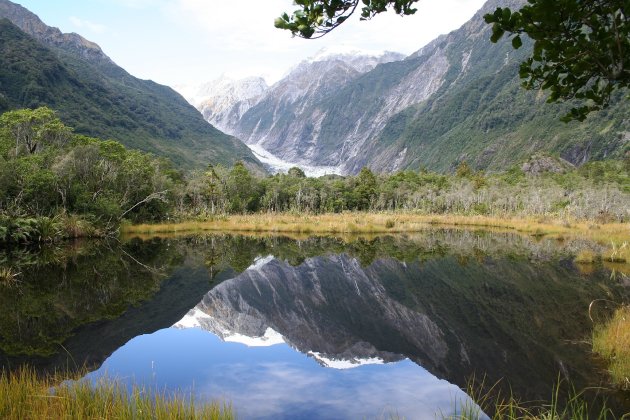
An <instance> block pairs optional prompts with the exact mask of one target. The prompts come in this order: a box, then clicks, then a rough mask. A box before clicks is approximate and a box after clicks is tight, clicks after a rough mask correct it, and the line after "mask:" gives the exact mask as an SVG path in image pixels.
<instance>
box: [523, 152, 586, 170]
mask: <svg viewBox="0 0 630 420" xmlns="http://www.w3.org/2000/svg"><path fill="white" fill-rule="evenodd" d="M573 167H574V166H573V165H572V164H571V163H569V162H567V161H566V160H564V159H556V158H553V157H551V156H540V155H535V156H532V157H531V158H530V159H529V160H528V161H527V162H525V163H524V164H523V166H522V167H521V170H522V171H523V172H525V173H526V174H531V175H539V174H542V173H545V172H552V173H556V174H561V173H565V172H566V171H567V170H568V169H571V168H573Z"/></svg>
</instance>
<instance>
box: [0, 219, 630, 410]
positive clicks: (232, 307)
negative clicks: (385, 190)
mask: <svg viewBox="0 0 630 420" xmlns="http://www.w3.org/2000/svg"><path fill="white" fill-rule="evenodd" d="M584 246H592V247H597V245H595V244H586V245H585V244H584V243H577V242H562V241H556V240H547V239H544V238H537V239H536V238H529V237H525V236H520V235H515V234H511V233H504V232H494V233H492V232H484V231H465V230H464V231H457V230H428V231H426V232H424V233H420V234H414V235H399V236H381V237H349V238H348V237H346V238H324V237H314V238H307V237H301V238H300V237H296V238H289V237H275V236H266V237H265V236H260V237H255V236H238V235H228V234H213V235H202V234H196V235H189V236H179V237H146V238H127V239H125V240H123V241H122V242H118V241H85V242H77V243H70V244H64V245H63V246H61V245H58V246H48V247H44V248H41V249H37V250H33V249H12V250H6V251H5V252H3V253H2V254H1V256H0V258H1V259H0V263H1V264H4V265H9V266H12V267H17V268H19V270H18V271H20V272H21V274H20V276H19V281H18V282H17V283H16V284H12V285H9V286H7V285H5V286H0V305H1V306H2V308H3V311H2V315H1V317H0V364H2V366H3V368H5V369H15V368H17V367H18V366H20V365H22V364H29V365H32V366H34V367H35V368H36V369H37V370H39V371H41V372H52V371H55V370H70V371H73V370H74V371H77V370H80V369H81V368H86V369H87V370H88V371H89V373H88V374H87V377H86V378H87V380H93V381H97V380H99V378H102V377H107V378H114V379H117V380H119V381H121V382H123V383H125V384H127V385H128V386H131V385H132V384H137V385H141V386H144V387H146V388H147V389H149V390H158V391H159V392H167V393H168V392H183V393H187V394H190V393H192V394H193V395H194V396H195V398H196V400H205V399H208V400H220V401H225V402H228V403H231V404H232V405H233V407H234V410H235V412H236V414H237V416H238V417H239V418H245V419H249V418H252V419H253V418H299V419H311V418H313V419H315V418H317V419H320V418H325V419H327V418H330V419H339V418H364V417H365V418H390V417H401V418H412V419H415V418H435V417H436V416H437V417H441V416H449V415H452V414H455V412H456V411H457V410H458V409H459V408H461V407H462V406H466V405H469V406H470V405H473V404H474V403H473V402H472V401H471V400H470V397H469V396H468V395H467V394H466V392H464V391H462V389H464V390H466V389H468V386H469V385H470V384H475V385H474V386H473V388H474V389H475V390H477V391H482V392H483V390H487V389H489V388H490V387H491V386H492V385H494V384H498V385H497V386H496V387H495V388H494V391H497V390H503V391H504V392H509V391H508V390H511V392H513V393H514V394H515V395H516V396H517V397H518V398H519V399H521V400H524V401H535V400H549V399H550V398H551V395H552V390H553V387H554V384H556V383H557V382H558V379H559V378H560V379H561V380H562V381H565V380H566V381H567V382H568V381H570V383H571V384H573V385H574V386H575V387H576V388H577V389H582V388H584V387H593V386H602V387H604V388H606V387H607V378H606V376H605V372H604V369H605V367H604V366H602V364H601V363H600V362H599V361H598V359H597V358H596V357H594V356H593V355H592V353H591V349H590V344H589V341H588V340H589V339H590V334H591V329H592V321H591V320H590V318H589V304H590V303H591V301H593V300H595V299H606V300H608V301H621V300H622V299H627V298H628V295H629V293H628V292H629V291H630V289H629V288H628V286H627V284H625V282H627V277H625V276H623V275H618V274H616V273H614V272H611V271H610V270H609V269H607V268H606V267H604V266H601V265H588V266H580V265H576V264H574V263H573V260H572V255H573V254H574V253H575V251H576V250H577V249H578V248H580V247H584ZM608 310H609V308H606V306H605V302H602V303H601V304H598V305H596V306H595V307H594V310H593V311H591V314H590V315H591V316H592V317H594V318H596V319H597V318H598V317H603V316H604V315H605V314H606V313H607V312H608ZM482 382H483V384H482ZM602 395H604V396H605V397H607V398H609V399H610V400H611V401H613V406H614V409H615V410H617V411H618V412H619V413H622V412H625V410H627V409H628V408H629V405H628V401H627V400H624V398H623V396H619V395H616V394H614V393H613V392H605V391H604V392H599V393H598V395H597V396H593V399H594V400H595V399H597V398H600V397H601V396H602Z"/></svg>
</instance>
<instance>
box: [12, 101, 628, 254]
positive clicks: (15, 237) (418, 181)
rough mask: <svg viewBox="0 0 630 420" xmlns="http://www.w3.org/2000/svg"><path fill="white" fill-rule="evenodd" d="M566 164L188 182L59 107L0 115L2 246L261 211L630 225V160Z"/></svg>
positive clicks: (232, 173) (242, 175)
mask: <svg viewBox="0 0 630 420" xmlns="http://www.w3.org/2000/svg"><path fill="white" fill-rule="evenodd" d="M549 161H551V162H552V163H553V162H554V160H553V158H548V157H546V158H543V163H544V162H546V163H545V164H546V165H547V167H548V166H549ZM555 162H556V163H557V165H556V166H555V167H552V168H551V169H549V168H547V169H546V170H542V171H538V172H539V173H537V174H533V173H526V172H524V171H523V170H522V169H521V168H520V167H514V168H512V169H510V170H508V171H506V172H504V173H499V174H484V173H483V172H479V171H475V170H473V169H472V168H470V167H469V166H468V165H467V164H466V163H465V162H463V163H462V164H460V165H459V167H458V168H457V170H456V171H455V173H453V174H448V175H447V174H438V173H433V172H427V171H401V172H398V173H395V174H391V175H379V174H374V173H372V172H371V171H370V170H369V169H367V168H363V169H362V170H361V172H360V173H359V174H358V175H356V176H344V177H342V176H337V175H327V176H323V177H319V178H308V177H306V176H305V175H304V172H303V171H302V170H301V169H299V168H292V169H291V170H289V171H288V173H287V174H276V175H271V176H267V177H263V178H260V177H256V176H254V175H253V174H252V173H250V172H249V170H248V169H247V167H246V166H245V165H243V164H241V163H237V164H235V165H234V166H233V167H232V168H226V167H223V166H220V165H219V166H211V165H209V166H208V167H207V169H206V170H204V171H196V172H192V173H189V174H183V173H182V172H180V171H178V170H176V169H174V167H173V165H172V164H171V163H170V162H169V161H168V160H166V159H164V158H157V157H154V156H152V155H149V154H146V153H142V152H139V151H135V150H128V149H126V148H125V147H124V146H122V145H121V144H120V143H118V142H115V141H111V140H108V141H102V140H99V139H94V138H88V137H85V136H82V135H76V134H73V133H72V130H71V129H70V128H68V127H67V126H65V125H64V124H63V123H62V122H61V121H60V120H59V119H58V118H57V117H56V116H55V114H54V112H53V111H52V110H50V109H48V108H38V109H35V110H18V111H11V112H7V113H5V114H3V115H2V116H0V242H31V241H45V240H54V239H55V238H59V237H76V236H83V235H98V234H104V233H107V232H112V231H115V230H116V228H117V226H118V225H119V223H120V222H121V221H123V220H128V221H130V222H158V221H162V220H167V219H169V220H173V219H187V218H201V219H207V218H211V217H215V216H217V215H224V214H241V213H255V212H310V213H325V212H344V211H415V212H422V213H436V214H444V213H456V214H471V215H474V214H481V215H493V216H532V215H534V216H538V215H540V216H554V217H572V218H579V219H591V220H596V221H602V222H606V221H627V220H628V219H629V218H630V157H629V158H626V160H625V161H602V162H592V163H588V164H586V165H583V166H581V167H580V168H572V167H570V166H568V165H565V166H562V164H561V162H559V161H557V160H556V161H555ZM530 166H532V167H535V166H538V167H541V166H542V167H545V165H540V164H538V163H537V162H535V161H534V162H533V163H532V164H531V165H530ZM551 166H553V165H551Z"/></svg>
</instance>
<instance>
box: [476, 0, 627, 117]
mask: <svg viewBox="0 0 630 420" xmlns="http://www.w3.org/2000/svg"><path fill="white" fill-rule="evenodd" d="M629 12H630V1H628V0H590V1H583V0H529V4H527V5H525V6H523V8H522V9H521V10H519V11H516V12H512V11H511V10H510V9H509V8H500V7H499V8H497V9H496V11H495V12H494V13H492V14H487V15H485V16H484V18H485V20H486V22H487V23H491V24H493V26H492V38H491V40H492V42H497V41H498V40H499V39H501V38H502V37H503V35H504V34H505V33H506V32H507V33H509V34H510V36H511V37H512V46H513V47H514V48H515V49H518V48H520V47H521V46H522V45H523V41H522V39H521V36H522V35H527V36H528V37H529V38H531V39H532V40H533V41H534V49H533V54H532V56H531V57H529V58H528V59H527V60H525V61H524V62H523V63H522V64H521V68H520V72H519V73H520V77H521V78H522V79H523V80H524V82H523V86H524V87H525V88H527V89H539V88H542V89H549V90H550V92H551V93H550V95H549V98H548V102H558V101H566V100H570V99H573V98H576V99H580V100H582V101H583V103H584V104H583V105H581V106H579V107H575V108H572V109H571V111H570V113H569V114H567V115H566V116H565V117H564V118H563V120H564V121H569V120H572V119H576V120H579V121H583V120H584V119H586V116H587V115H588V114H589V113H590V112H592V111H596V110H599V109H602V108H605V107H606V106H608V104H609V102H610V98H611V94H612V93H613V92H614V91H615V90H618V89H626V88H628V87H630V20H629V19H630V16H628V13H629Z"/></svg>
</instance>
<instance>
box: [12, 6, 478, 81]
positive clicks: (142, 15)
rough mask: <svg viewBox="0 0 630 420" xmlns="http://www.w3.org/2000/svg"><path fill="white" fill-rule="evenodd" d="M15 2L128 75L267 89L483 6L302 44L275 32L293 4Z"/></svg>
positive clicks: (424, 34)
mask: <svg viewBox="0 0 630 420" xmlns="http://www.w3.org/2000/svg"><path fill="white" fill-rule="evenodd" d="M13 1H14V2H17V3H19V4H21V5H22V6H24V7H26V8H27V9H29V10H31V11H32V12H34V13H35V14H37V15H38V16H39V17H40V18H41V19H42V20H43V21H44V23H46V24H48V25H50V26H56V27H58V28H60V29H61V30H62V31H63V32H76V33H79V34H80V35H82V36H83V37H84V38H87V39H88V40H90V41H94V42H96V43H97V44H99V45H100V46H101V48H102V49H103V51H104V52H105V53H106V54H107V55H108V56H109V57H110V58H112V60H114V61H115V62H116V63H117V64H118V65H120V66H121V67H123V68H124V69H125V70H127V71H128V72H129V73H131V74H132V75H134V76H136V77H139V78H142V79H151V80H154V81H156V82H158V83H162V84H166V85H169V86H178V85H189V86H190V85H197V84H201V83H205V82H208V81H212V80H215V79H216V78H218V77H220V76H228V77H231V78H241V77H246V76H262V77H265V79H266V80H267V82H268V83H270V84H271V83H274V82H276V81H277V80H279V79H280V78H281V77H282V76H283V75H284V74H286V72H287V71H288V70H289V69H290V68H291V67H293V66H294V65H296V64H297V63H299V62H300V61H302V60H304V59H306V58H308V57H309V56H312V55H314V54H315V53H316V52H317V51H319V50H320V49H322V48H325V47H330V46H338V45H343V46H345V47H349V48H356V49H363V50H389V51H397V52H401V53H403V54H411V53H413V52H414V51H417V50H418V49H420V48H421V47H423V46H424V45H426V44H427V43H428V42H430V41H431V40H433V39H434V38H436V37H437V36H438V35H440V34H443V33H448V32H450V31H452V30H454V29H457V28H458V27H459V26H461V25H462V24H463V23H465V22H466V21H467V20H468V19H470V18H471V17H472V16H473V14H474V13H475V12H476V11H477V10H478V9H479V8H480V7H481V6H482V5H483V3H484V0H420V1H419V2H418V3H417V8H418V12H416V14H415V15H413V16H405V17H401V16H398V15H396V14H395V13H393V12H389V13H382V14H380V15H378V16H376V17H375V18H374V19H372V20H370V21H360V20H359V18H358V16H353V18H352V19H350V20H348V21H346V22H345V23H344V24H343V25H341V26H340V27H338V28H337V29H335V30H334V31H333V32H331V33H329V34H328V35H326V36H325V37H323V38H320V39H317V40H305V39H301V38H297V37H292V36H291V34H290V33H289V32H288V31H283V30H279V29H276V28H274V26H273V21H274V19H275V18H276V17H278V16H280V15H281V14H282V13H283V12H285V11H286V12H291V11H293V10H294V9H295V8H296V6H294V5H293V2H292V0H229V1H226V0H54V1H52V0H13ZM357 15H358V14H357Z"/></svg>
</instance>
